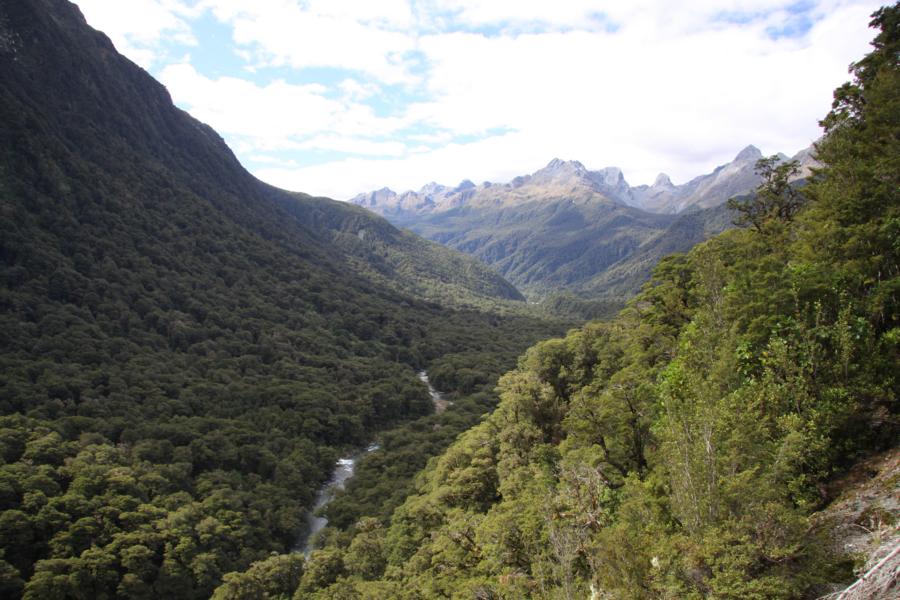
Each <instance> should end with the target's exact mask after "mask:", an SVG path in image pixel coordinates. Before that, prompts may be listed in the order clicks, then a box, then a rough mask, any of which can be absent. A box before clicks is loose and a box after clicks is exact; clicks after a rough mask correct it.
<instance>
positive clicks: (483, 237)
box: [350, 146, 814, 300]
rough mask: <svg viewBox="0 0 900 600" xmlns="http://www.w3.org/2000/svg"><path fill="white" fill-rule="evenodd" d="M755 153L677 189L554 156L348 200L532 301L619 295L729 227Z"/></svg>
mask: <svg viewBox="0 0 900 600" xmlns="http://www.w3.org/2000/svg"><path fill="white" fill-rule="evenodd" d="M781 156H782V158H783V159H787V157H786V156H784V155H781ZM760 158H762V153H761V152H760V151H759V149H757V148H756V147H754V146H747V147H746V148H744V149H743V150H741V152H740V153H738V155H737V156H736V157H735V158H734V160H733V161H731V162H730V163H728V164H725V165H722V166H719V167H717V168H716V169H714V170H713V171H712V172H711V173H709V174H706V175H701V176H699V177H696V178H694V179H692V180H691V181H689V182H687V183H685V184H682V185H674V184H673V183H672V182H671V180H670V179H669V177H668V176H666V175H665V174H660V175H659V176H658V177H657V178H656V181H655V182H654V184H653V185H651V186H647V185H640V186H631V185H629V184H628V182H627V181H626V180H625V177H624V175H623V174H622V171H621V170H620V169H618V168H616V167H607V168H605V169H601V170H598V171H591V170H588V169H587V168H586V167H585V166H584V165H583V164H581V163H580V162H578V161H565V160H560V159H553V160H551V161H550V162H549V163H548V164H547V166H546V167H544V168H543V169H540V170H538V171H536V172H534V173H532V174H530V175H523V176H520V177H516V178H514V179H513V180H512V181H510V182H509V183H503V184H497V183H491V182H484V183H482V184H480V185H476V184H474V183H473V182H471V181H469V180H465V181H463V182H462V183H460V184H459V185H458V186H456V187H448V186H443V185H439V184H437V183H429V184H428V185H426V186H424V187H423V188H422V189H421V190H419V191H418V192H414V191H407V192H404V193H400V194H398V193H396V192H394V191H393V190H390V189H388V188H382V189H380V190H377V191H373V192H369V193H365V194H359V195H357V196H355V197H354V198H352V199H351V200H350V202H351V203H352V204H356V205H358V206H363V207H365V208H367V209H368V210H370V211H372V212H375V213H377V214H379V215H382V216H384V217H386V218H387V219H389V220H390V221H391V222H392V223H394V224H396V225H398V226H401V227H406V228H408V229H410V230H412V231H414V232H416V233H418V234H420V235H422V236H424V237H427V238H429V239H431V240H434V241H436V242H440V243H441V244H445V245H447V246H450V247H451V248H455V249H457V250H461V251H463V252H466V253H468V254H472V255H474V256H476V257H478V258H479V259H481V260H482V261H484V262H485V263H487V264H488V265H490V266H492V267H493V268H495V269H496V270H497V271H498V272H499V273H500V274H501V275H503V276H504V277H505V278H506V279H508V280H509V281H510V282H512V283H513V284H514V285H515V286H516V287H517V288H518V289H519V290H521V291H522V292H524V293H525V294H526V295H527V296H528V297H529V298H530V299H532V300H537V299H546V298H548V297H551V296H553V295H554V294H556V293H559V292H570V293H574V294H576V295H580V296H582V297H585V298H592V299H598V298H602V299H618V300H623V299H625V298H627V297H629V296H631V295H633V294H634V293H635V292H636V291H637V289H638V288H639V287H640V285H641V284H642V283H643V282H644V281H646V279H647V277H648V276H649V273H650V269H651V268H652V266H653V264H655V262H656V261H657V260H658V259H659V258H661V256H662V255H664V254H665V253H669V252H676V251H685V250H687V249H689V248H691V247H692V246H694V245H695V244H696V243H698V242H700V241H702V240H704V239H707V238H708V237H710V236H711V235H714V234H716V233H719V232H721V231H722V230H724V229H726V228H727V227H729V226H731V217H730V216H729V215H728V214H727V213H728V211H727V209H725V207H724V206H723V204H724V202H725V201H726V200H728V199H729V198H732V197H734V196H739V195H746V194H749V193H751V192H752V191H753V190H754V188H755V187H756V186H757V185H759V183H760V182H761V177H760V176H759V175H758V174H757V173H756V172H755V169H754V168H755V165H756V161H757V160H759V159H760ZM794 159H795V160H797V161H798V162H800V163H801V173H808V172H809V169H810V167H811V166H813V165H814V162H813V160H812V157H811V153H810V151H809V149H807V150H803V151H801V152H800V153H798V154H797V155H796V156H795V157H794Z"/></svg>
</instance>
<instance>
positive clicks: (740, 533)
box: [216, 4, 900, 600]
mask: <svg viewBox="0 0 900 600" xmlns="http://www.w3.org/2000/svg"><path fill="white" fill-rule="evenodd" d="M872 25H873V27H875V28H876V30H878V34H877V37H876V38H875V42H874V43H873V46H874V50H873V51H872V52H871V54H869V55H867V56H866V57H865V58H864V59H862V60H861V61H860V62H858V63H856V64H855V65H854V66H853V67H852V69H851V71H852V74H853V79H854V80H853V82H852V83H848V84H846V85H844V86H842V87H841V88H839V89H838V90H837V91H836V93H835V102H834V108H833V110H832V111H831V112H830V113H829V114H828V115H827V116H826V118H825V119H824V121H823V123H822V124H823V126H824V128H825V137H824V138H823V140H822V141H821V143H820V144H819V145H818V147H817V154H818V157H819V159H820V160H821V162H822V165H823V166H822V168H821V170H820V171H819V172H818V174H817V175H816V176H815V177H814V178H813V180H812V181H811V182H810V184H809V185H808V186H807V187H806V188H804V189H803V190H802V196H798V195H797V193H798V192H797V190H795V189H794V188H792V187H790V186H788V185H787V181H788V179H789V177H790V175H791V170H792V169H791V165H785V167H784V168H781V167H778V168H775V169H772V170H770V171H769V173H768V177H767V178H766V179H765V180H764V182H763V183H762V185H761V186H760V188H759V189H758V190H757V192H758V193H757V194H756V196H755V197H753V198H750V199H747V200H745V201H744V202H743V203H741V202H735V203H733V205H734V207H735V209H736V210H737V212H738V214H739V215H741V216H743V217H749V222H750V223H752V226H751V227H748V228H743V229H733V230H730V231H728V232H725V233H723V234H721V235H719V236H717V237H715V238H713V239H711V240H710V241H708V242H705V243H703V244H701V245H699V246H697V247H696V248H694V249H693V250H691V251H690V252H688V253H687V254H686V255H684V254H682V255H675V256H671V257H669V258H666V259H664V260H663V261H662V262H661V263H660V264H659V265H658V266H657V267H656V269H655V273H654V276H653V278H652V280H651V281H650V282H649V283H648V284H646V285H645V286H644V289H643V291H642V292H641V293H640V294H639V296H638V297H637V298H635V299H634V300H633V301H632V302H631V303H630V304H629V306H628V307H627V308H626V309H625V310H623V311H622V312H621V313H619V314H618V316H617V317H616V318H615V319H612V320H611V321H608V322H596V323H591V324H588V325H586V326H584V327H582V328H581V329H578V330H575V331H573V332H571V333H570V334H569V335H567V336H566V337H565V338H562V339H553V340H549V341H545V342H542V343H540V344H538V345H536V346H534V347H532V348H531V349H530V350H528V352H526V353H525V354H524V355H523V356H522V357H521V358H520V360H519V363H518V367H517V368H516V369H515V370H513V371H511V372H509V373H507V374H506V375H505V376H504V377H503V378H502V379H501V380H500V384H499V389H500V394H501V403H500V405H499V407H498V408H497V410H495V411H494V413H493V414H492V415H491V416H490V417H489V418H487V419H486V420H485V421H484V422H482V423H481V424H479V425H478V426H477V427H475V428H473V429H471V430H469V431H467V432H466V433H465V434H464V435H463V436H461V437H460V438H459V440H458V441H457V442H456V443H454V444H453V445H452V446H451V447H450V448H449V449H448V450H447V451H446V452H445V453H444V454H443V455H441V456H440V457H439V458H438V459H436V460H433V461H432V462H430V463H429V466H428V468H427V469H426V470H425V471H424V473H423V474H422V475H421V477H420V478H419V479H418V480H417V491H416V493H415V494H413V495H411V496H410V497H409V498H407V500H406V501H405V502H404V503H403V504H402V505H401V506H400V507H399V508H398V509H397V510H395V511H394V512H393V514H392V515H391V516H390V519H388V520H386V521H379V520H375V519H361V520H360V521H359V522H358V523H357V524H356V526H355V527H354V529H353V530H352V531H351V533H352V534H353V535H352V536H347V537H337V538H336V539H334V540H332V543H331V544H330V545H329V546H328V547H326V548H325V549H323V550H321V551H319V552H314V553H313V554H312V556H311V558H310V560H309V561H308V562H307V563H306V565H305V566H304V569H305V572H304V573H303V575H302V577H301V578H300V580H299V584H298V586H297V587H296V592H294V588H290V589H288V588H284V587H279V586H278V584H277V581H278V580H277V579H276V578H275V577H272V576H266V573H267V572H269V573H271V572H273V571H274V570H275V569H276V567H277V566H278V563H277V560H278V559H271V560H270V561H268V562H264V563H259V564H257V565H255V566H254V569H251V570H250V571H248V572H246V573H243V574H233V575H230V576H228V578H227V583H226V585H223V586H222V587H221V588H219V590H217V592H216V597H219V598H238V597H248V598H249V597H251V596H250V595H246V596H244V595H241V593H242V591H244V590H253V589H255V590H257V591H258V592H259V594H260V595H262V594H268V597H277V594H279V593H283V594H290V593H294V596H293V597H294V598H304V599H305V598H313V599H326V598H399V599H420V598H460V599H461V598H483V599H488V598H492V599H500V598H503V599H514V598H515V599H518V598H542V599H544V598H546V599H551V598H553V599H556V598H594V599H597V598H622V599H624V598H629V599H643V598H729V599H756V600H766V599H773V598H784V599H787V598H817V597H829V596H825V595H826V594H828V593H829V592H834V591H835V590H837V591H840V590H841V589H843V587H845V586H847V585H848V584H849V583H850V582H851V581H852V580H853V579H854V578H855V576H854V573H853V567H854V561H858V562H857V563H856V565H855V566H857V567H858V566H861V564H862V562H864V561H865V559H866V557H864V556H863V557H860V556H854V555H841V554H840V552H838V550H840V551H845V550H846V548H845V547H840V548H835V546H834V545H833V540H830V539H829V535H830V534H831V532H832V527H831V524H830V523H829V522H828V521H827V520H824V519H823V518H822V517H821V515H818V514H817V512H818V511H820V509H822V508H823V507H826V506H827V505H828V504H829V502H831V501H832V500H833V499H834V498H833V497H832V496H831V495H830V492H829V490H830V488H829V487H828V486H827V485H826V484H827V483H828V482H829V481H830V480H832V479H833V478H834V477H835V475H838V474H840V473H842V472H843V471H844V470H846V468H847V467H848V466H849V465H850V464H852V463H853V462H855V461H856V460H858V459H859V458H861V457H864V456H867V455H868V454H870V453H873V452H877V451H880V450H883V449H886V448H894V449H895V451H896V443H897V439H898V438H897V434H898V418H897V394H898V382H897V374H898V362H900V361H898V358H900V354H898V345H900V320H898V308H900V272H898V264H900V263H898V259H900V256H898V246H897V240H898V237H900V236H898V234H900V230H898V226H900V225H898V224H900V193H898V190H900V68H898V55H900V5H898V4H894V5H893V6H892V7H888V8H883V9H881V10H879V11H878V12H877V13H875V15H874V20H873V22H872ZM768 164H769V165H770V166H771V165H773V164H775V163H774V162H770V163H768ZM798 209H799V210H798ZM888 476H889V477H890V478H891V481H892V483H889V484H887V485H888V486H889V489H888V493H890V494H892V495H893V500H891V501H890V503H889V505H890V506H892V507H893V508H891V509H890V510H888V511H883V512H882V513H880V515H879V519H882V526H883V527H885V528H883V529H881V530H880V535H883V536H886V537H885V540H886V544H887V552H886V553H885V559H884V561H886V562H884V561H883V562H881V563H880V564H881V567H880V568H881V569H882V570H881V575H880V576H879V577H877V578H872V579H871V580H870V581H869V582H863V583H861V584H860V585H858V586H856V589H855V591H854V594H853V595H852V597H854V598H863V597H866V598H896V589H897V588H896V585H897V579H896V578H897V570H898V565H900V555H898V554H897V552H896V544H897V542H898V534H897V530H896V518H897V508H896V489H897V487H896V486H897V474H896V473H893V474H892V475H888ZM885 523H886V524H887V525H886V526H885V525H884V524H885ZM858 526H859V525H857V527H858ZM891 561H893V562H891ZM885 565H886V566H885ZM267 570H268V571H267ZM282 572H283V571H282ZM892 581H893V583H891V582H892ZM841 584H843V585H841ZM254 586H256V587H255V588H254ZM873 586H877V587H873ZM891 586H893V587H892V588H891ZM830 597H833V596H830ZM842 597H844V596H842ZM847 597H851V596H847Z"/></svg>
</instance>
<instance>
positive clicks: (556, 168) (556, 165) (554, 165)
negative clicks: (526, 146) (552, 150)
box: [535, 158, 587, 175]
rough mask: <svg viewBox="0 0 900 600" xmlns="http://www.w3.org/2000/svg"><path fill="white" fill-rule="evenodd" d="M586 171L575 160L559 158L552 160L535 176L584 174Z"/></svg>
mask: <svg viewBox="0 0 900 600" xmlns="http://www.w3.org/2000/svg"><path fill="white" fill-rule="evenodd" d="M585 171H587V169H585V168H584V165H583V164H581V163H580V162H578V161H577V160H562V159H559V158H554V159H553V160H551V161H550V162H549V163H547V166H546V167H544V168H543V169H541V170H540V171H538V172H537V173H535V175H537V174H539V173H543V174H551V173H558V172H576V173H578V172H585Z"/></svg>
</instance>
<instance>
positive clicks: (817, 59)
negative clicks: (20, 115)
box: [75, 0, 879, 200]
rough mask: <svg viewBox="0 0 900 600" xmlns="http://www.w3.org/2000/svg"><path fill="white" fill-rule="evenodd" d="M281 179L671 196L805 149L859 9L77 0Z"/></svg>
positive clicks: (637, 1) (546, 1)
mask: <svg viewBox="0 0 900 600" xmlns="http://www.w3.org/2000/svg"><path fill="white" fill-rule="evenodd" d="M75 3H76V4H77V5H78V6H79V7H80V8H81V10H82V12H83V13H84V15H85V17H86V19H87V21H88V23H89V24H91V25H92V26H93V27H95V28H97V29H100V30H101V31H103V32H105V33H106V34H107V35H108V36H109V37H110V38H111V39H112V41H113V43H114V44H115V45H116V48H117V49H118V50H119V51H120V52H121V53H122V54H124V55H125V56H127V57H128V58H130V59H131V60H132V61H134V62H135V63H137V64H138V65H140V66H141V67H143V68H144V69H146V70H147V71H148V72H149V73H150V74H151V75H153V76H154V77H155V78H156V79H158V80H159V81H161V82H162V83H163V84H164V85H165V86H166V87H167V88H168V90H169V92H170V94H171V95H172V99H173V100H174V102H175V103H176V104H177V105H178V106H179V107H181V108H183V109H185V110H187V111H188V112H190V113H191V114H192V115H193V116H194V117H196V118H198V119H200V120H201V121H204V122H206V123H208V124H209V125H211V126H212V127H213V128H215V129H216V130H217V131H218V132H219V133H220V134H221V135H222V137H224V138H225V140H226V142H227V143H228V145H229V146H230V147H231V148H232V150H234V152H235V154H236V155H237V157H238V159H239V160H240V161H241V163H242V164H243V165H244V166H245V167H246V168H247V169H248V170H250V171H251V172H252V173H254V174H255V175H256V176H257V177H259V178H260V179H262V180H264V181H267V182H269V183H272V184H274V185H277V186H279V187H282V188H285V189H289V190H293V191H302V192H306V193H310V194H314V195H324V196H329V197H332V198H337V199H341V200H345V199H348V198H350V197H352V196H354V195H355V194H357V193H360V192H366V191H370V190H374V189H379V188H382V187H390V188H392V189H394V190H395V191H404V190H407V189H419V188H420V187H422V186H423V185H424V184H426V183H428V182H431V181H436V182H438V183H442V184H445V185H456V184H458V183H459V182H460V181H462V180H463V179H470V180H472V181H474V182H476V183H480V182H482V181H493V182H505V181H509V180H510V179H512V178H513V177H515V176H517V175H522V174H525V173H531V172H533V171H535V170H537V169H539V168H541V167H543V166H544V165H546V164H547V163H548V162H549V161H550V160H551V159H553V158H562V159H565V160H579V161H581V162H582V163H584V165H585V166H586V167H588V168H589V169H601V168H604V167H607V166H617V167H619V168H621V169H622V170H623V172H624V175H625V178H626V180H627V181H628V182H629V183H630V184H632V185H638V184H642V183H652V182H653V180H654V179H655V177H656V175H657V174H658V173H660V172H664V173H667V174H668V175H669V176H670V177H671V178H672V181H673V182H674V183H676V184H678V183H683V182H685V181H687V180H689V179H691V178H692V177H694V176H696V175H700V174H703V173H707V172H709V171H711V170H712V169H713V168H714V167H715V166H717V165H720V164H724V163H726V162H728V161H730V160H731V159H732V158H733V157H734V156H735V155H736V154H737V153H738V152H739V151H740V150H741V149H742V148H743V147H745V146H746V145H748V144H754V145H755V146H757V147H759V148H760V149H761V150H762V151H763V153H764V154H767V155H768V154H774V153H776V152H784V153H786V154H793V153H795V152H796V151H798V150H800V149H802V148H805V147H807V146H809V145H810V144H811V143H812V142H813V141H815V140H816V139H817V138H818V137H819V135H820V134H821V130H820V128H819V126H818V121H819V120H820V119H821V118H822V117H824V116H825V114H826V113H827V112H828V109H829V107H830V104H831V98H832V95H831V94H832V91H833V90H834V88H835V87H837V86H839V85H840V84H841V83H843V82H844V81H847V80H848V79H849V75H848V73H847V68H848V66H849V64H850V63H851V62H852V61H854V60H858V59H859V58H861V57H862V56H863V55H864V54H865V53H866V52H868V50H869V42H870V40H871V39H872V37H873V35H874V32H873V31H872V30H871V29H869V28H868V23H869V21H870V15H871V13H872V12H874V11H875V10H876V9H877V8H878V6H879V3H878V2H871V1H865V0H819V1H816V0H800V1H782V0H628V1H624V0H554V1H552V2H551V1H550V0H458V1H450V0H75Z"/></svg>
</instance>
